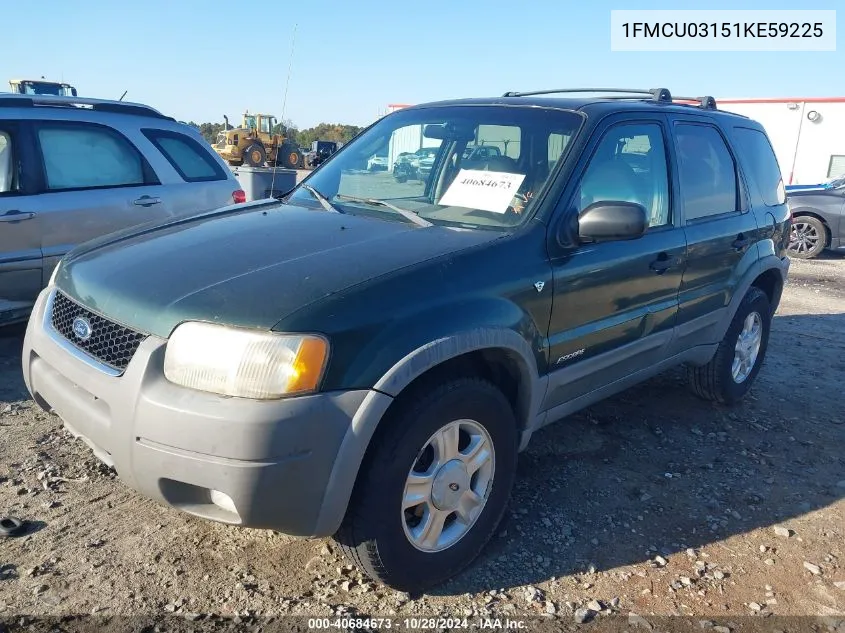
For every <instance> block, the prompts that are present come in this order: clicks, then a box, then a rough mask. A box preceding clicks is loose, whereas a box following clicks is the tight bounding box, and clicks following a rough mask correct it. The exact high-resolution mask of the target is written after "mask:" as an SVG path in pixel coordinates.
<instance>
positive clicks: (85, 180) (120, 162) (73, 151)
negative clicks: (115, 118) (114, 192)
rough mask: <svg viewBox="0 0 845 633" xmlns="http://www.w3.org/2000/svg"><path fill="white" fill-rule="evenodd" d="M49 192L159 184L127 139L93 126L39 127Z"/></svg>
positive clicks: (66, 124)
mask: <svg viewBox="0 0 845 633" xmlns="http://www.w3.org/2000/svg"><path fill="white" fill-rule="evenodd" d="M36 129H37V137H38V143H39V145H40V149H41V156H42V161H43V164H44V176H45V179H46V185H47V189H49V190H50V191H62V190H67V189H96V188H103V187H132V186H138V185H145V184H158V183H157V182H156V181H155V177H154V176H152V171H151V170H150V168H149V166H148V165H147V164H146V161H145V160H144V158H143V156H141V153H140V152H139V151H138V150H137V149H136V148H135V146H134V145H132V144H131V143H130V142H129V141H128V140H127V139H126V138H124V137H123V136H121V135H120V134H118V133H117V132H116V131H114V130H112V129H110V128H107V127H105V126H100V125H95V124H91V123H53V122H49V123H48V122H43V123H38V124H37V128H36Z"/></svg>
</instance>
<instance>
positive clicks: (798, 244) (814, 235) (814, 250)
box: [788, 215, 827, 259]
mask: <svg viewBox="0 0 845 633" xmlns="http://www.w3.org/2000/svg"><path fill="white" fill-rule="evenodd" d="M826 246H827V227H826V226H825V225H824V222H822V221H821V220H819V219H818V218H816V217H813V216H812V215H799V216H796V217H794V218H793V219H792V232H791V233H790V235H789V250H788V255H789V256H790V257H794V258H795V259H813V258H814V257H818V256H819V255H821V252H822V251H823V250H824V249H825V247H826Z"/></svg>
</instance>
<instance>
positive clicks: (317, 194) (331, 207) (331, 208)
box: [302, 185, 346, 213]
mask: <svg viewBox="0 0 845 633" xmlns="http://www.w3.org/2000/svg"><path fill="white" fill-rule="evenodd" d="M302 188H303V189H305V191H307V192H308V193H310V194H311V195H312V196H314V197H315V198H316V199H317V202H319V203H320V206H321V207H323V208H324V209H325V210H326V211H333V212H334V213H346V211H343V210H342V209H338V208H337V207H336V206H334V205H333V204H332V203H331V202H329V199H328V198H326V196H324V195H323V194H321V193H320V192H319V191H317V190H316V189H314V187H312V186H311V185H302Z"/></svg>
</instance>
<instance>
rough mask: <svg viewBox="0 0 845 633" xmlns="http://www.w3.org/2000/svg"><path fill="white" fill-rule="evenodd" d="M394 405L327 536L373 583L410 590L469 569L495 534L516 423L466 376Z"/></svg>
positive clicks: (491, 390)
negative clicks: (332, 532)
mask: <svg viewBox="0 0 845 633" xmlns="http://www.w3.org/2000/svg"><path fill="white" fill-rule="evenodd" d="M394 406H395V409H393V410H392V411H391V413H390V415H389V417H388V418H387V419H385V420H384V421H383V422H382V424H385V425H387V426H386V427H385V428H384V430H383V431H382V432H381V433H379V434H378V435H377V436H376V437H374V438H373V444H372V445H371V448H370V450H369V451H368V454H367V458H366V460H365V463H364V465H363V466H362V469H361V472H360V473H359V476H358V480H357V482H356V484H355V490H354V492H353V495H352V499H351V500H350V504H349V508H348V510H347V514H346V517H345V518H344V521H343V524H342V526H341V528H340V530H339V531H338V533H337V534H336V535H335V538H336V539H337V541H338V542H339V543H340V545H341V547H342V549H343V550H344V553H345V554H346V555H347V557H348V558H349V559H350V560H351V561H352V562H353V563H354V564H356V565H357V566H358V567H359V568H360V569H361V570H362V571H364V572H365V573H366V574H367V575H369V576H370V577H372V578H373V579H375V580H377V581H380V582H382V583H384V584H386V585H388V586H390V587H393V588H394V589H397V590H401V591H408V592H418V591H423V590H425V589H427V588H428V587H431V586H433V585H436V584H438V583H440V582H442V581H444V580H446V579H448V578H450V577H452V576H454V575H455V574H456V573H458V572H459V571H461V570H462V569H463V568H464V567H466V566H467V565H469V564H470V563H471V562H472V561H473V560H474V559H475V558H476V557H477V556H478V554H479V553H480V552H481V550H482V548H483V547H484V545H485V544H486V543H487V541H488V540H489V539H490V537H491V536H492V535H493V533H494V532H495V530H496V527H497V526H498V524H499V522H500V521H501V519H502V515H503V514H504V511H505V508H506V506H507V502H508V499H509V497H510V493H511V489H512V487H513V481H514V477H515V473H516V461H517V435H518V434H517V423H516V419H515V416H514V413H513V410H512V409H511V405H510V403H509V402H508V401H507V399H506V398H505V397H504V395H503V394H502V393H501V391H499V390H498V389H497V388H496V387H494V386H493V385H491V384H490V383H488V382H486V381H483V380H480V379H476V378H464V379H456V380H452V381H450V382H447V383H445V384H441V385H439V386H437V387H434V388H430V389H419V390H416V391H414V392H412V393H409V394H407V395H406V396H400V400H399V401H397V402H396V403H395V405H394Z"/></svg>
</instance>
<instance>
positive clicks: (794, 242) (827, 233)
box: [786, 176, 845, 259]
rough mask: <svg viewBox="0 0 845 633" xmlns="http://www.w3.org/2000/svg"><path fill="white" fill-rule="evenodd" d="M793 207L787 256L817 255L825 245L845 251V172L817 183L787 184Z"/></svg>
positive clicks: (800, 257) (799, 257)
mask: <svg viewBox="0 0 845 633" xmlns="http://www.w3.org/2000/svg"><path fill="white" fill-rule="evenodd" d="M786 195H787V204H788V205H789V208H790V210H791V211H792V236H791V239H790V241H789V256H790V257H795V258H797V259H812V258H813V257H818V256H819V255H820V254H821V253H822V251H824V250H825V249H830V250H838V251H839V252H845V219H843V216H845V176H839V177H837V178H832V179H831V180H828V181H827V182H825V183H821V184H818V185H789V186H787V187H786Z"/></svg>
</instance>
